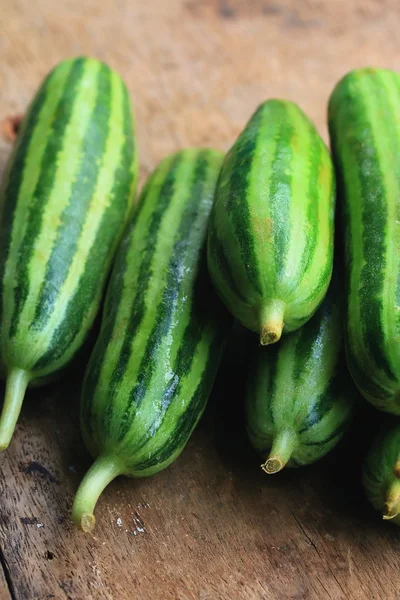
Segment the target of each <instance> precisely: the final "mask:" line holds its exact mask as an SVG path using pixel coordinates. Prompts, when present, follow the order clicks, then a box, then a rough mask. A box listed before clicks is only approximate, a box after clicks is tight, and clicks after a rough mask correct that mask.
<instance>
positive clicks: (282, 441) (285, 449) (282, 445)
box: [261, 431, 297, 475]
mask: <svg viewBox="0 0 400 600" xmlns="http://www.w3.org/2000/svg"><path fill="white" fill-rule="evenodd" d="M296 442H297V436H296V434H295V433H294V432H293V431H281V432H279V433H278V434H277V435H276V436H275V437H274V441H273V443H272V448H271V452H270V453H269V456H268V458H267V460H266V461H265V463H263V464H262V465H261V468H262V470H263V471H265V473H268V475H273V474H274V473H278V472H279V471H282V469H283V467H284V466H285V465H286V464H287V463H288V462H289V460H290V457H291V456H292V453H293V450H294V448H295V446H296Z"/></svg>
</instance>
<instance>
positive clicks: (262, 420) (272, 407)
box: [246, 286, 357, 474]
mask: <svg viewBox="0 0 400 600" xmlns="http://www.w3.org/2000/svg"><path fill="white" fill-rule="evenodd" d="M340 313H341V311H340V308H339V290H338V289H337V287H336V286H335V287H334V288H332V286H331V288H330V289H329V291H328V293H327V295H326V297H325V300H324V301H323V303H322V305H321V306H320V308H319V309H318V311H317V312H316V313H315V315H314V316H313V317H312V319H310V320H309V321H308V323H306V324H305V325H304V326H303V327H302V328H301V329H300V330H299V331H296V332H293V333H291V334H289V335H287V336H285V337H284V338H282V340H281V341H280V342H279V344H276V345H274V346H269V347H267V348H262V347H260V348H259V349H258V355H257V358H256V360H255V361H254V364H255V367H254V372H253V373H251V374H250V376H249V381H248V393H247V398H246V419H247V432H248V435H249V439H250V441H251V443H252V445H253V447H254V448H255V449H256V450H257V451H258V453H259V454H260V455H261V457H262V458H263V460H264V462H263V464H262V465H261V466H262V468H263V469H264V471H265V472H266V473H269V474H272V473H277V472H278V471H280V470H281V469H283V467H284V466H285V465H288V466H289V467H298V466H302V465H308V464H310V463H313V462H315V461H317V460H319V459H320V458H321V457H322V456H324V455H325V454H326V453H327V452H329V451H330V450H331V449H332V448H333V447H334V446H335V445H336V444H337V442H338V441H339V440H340V438H341V437H342V435H343V433H344V432H345V430H346V428H347V426H348V424H349V422H350V419H351V415H352V410H353V405H354V399H355V397H356V396H357V390H356V388H355V386H354V384H353V383H352V381H351V378H350V375H349V373H348V371H347V368H346V365H345V362H344V360H343V356H342V349H343V348H342V342H343V339H342V327H341V314H340Z"/></svg>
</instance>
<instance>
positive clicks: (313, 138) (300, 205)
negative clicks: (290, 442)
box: [280, 102, 323, 299]
mask: <svg viewBox="0 0 400 600" xmlns="http://www.w3.org/2000/svg"><path fill="white" fill-rule="evenodd" d="M286 110H287V111H288V115H289V117H290V119H291V121H292V124H293V131H294V134H293V138H292V140H290V145H291V147H292V148H293V154H292V164H291V171H292V177H291V210H290V215H289V219H290V237H289V240H290V243H289V246H288V248H287V250H286V260H285V279H284V281H282V282H281V283H280V289H282V290H283V292H284V293H285V294H291V293H293V291H294V290H296V294H297V293H298V291H297V288H298V286H299V282H300V281H301V280H302V276H303V273H302V266H303V265H302V260H301V258H302V257H301V255H299V251H300V249H303V251H304V249H305V248H306V236H307V235H318V237H320V236H321V235H323V232H320V231H318V232H317V231H316V229H315V226H313V227H312V228H311V229H310V231H309V230H308V229H307V228H306V227H304V224H305V223H307V213H308V205H309V202H316V199H315V198H309V197H308V196H309V180H310V178H311V177H315V173H313V166H314V165H313V164H312V163H311V162H310V148H311V146H312V144H314V145H315V144H316V143H318V142H319V140H318V138H317V134H316V133H315V132H314V131H312V129H311V126H310V123H309V121H308V120H307V118H306V117H305V116H304V115H303V114H302V113H301V112H300V111H299V109H298V108H297V106H295V105H294V104H292V103H291V102H287V103H286ZM298 173H301V175H302V176H301V177H299V176H298ZM288 227H289V224H288ZM320 239H323V238H322V237H321V238H320ZM318 267H319V269H320V263H318ZM319 269H318V271H319ZM310 281H315V279H314V278H311V279H310ZM299 297H300V296H299ZM282 299H284V298H282Z"/></svg>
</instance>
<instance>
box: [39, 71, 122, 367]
mask: <svg viewBox="0 0 400 600" xmlns="http://www.w3.org/2000/svg"><path fill="white" fill-rule="evenodd" d="M110 77H111V103H110V107H111V114H110V117H109V122H110V124H111V127H110V132H109V135H108V138H107V143H106V148H105V153H104V156H103V160H102V166H101V169H100V171H99V175H98V178H97V184H96V188H95V190H94V194H93V198H92V200H91V203H90V207H89V210H88V213H87V217H86V220H85V224H84V226H83V228H82V232H81V235H80V237H79V240H78V245H77V249H76V253H75V256H74V258H73V261H72V263H71V266H70V269H69V272H68V277H67V279H66V281H65V282H64V285H63V287H62V288H61V290H60V293H59V297H58V299H57V303H56V306H55V310H54V312H53V314H52V317H51V319H50V320H49V321H48V324H47V326H46V328H45V330H44V331H43V332H42V335H41V340H43V342H44V344H46V340H48V341H50V340H51V334H52V332H54V331H55V330H56V329H57V327H58V326H59V325H60V324H61V322H62V321H63V319H64V316H65V314H66V312H67V310H68V301H69V299H71V298H73V297H74V295H75V293H76V291H77V289H78V288H79V280H80V277H81V276H82V275H83V273H84V270H85V266H86V261H87V258H88V256H89V254H90V251H91V248H92V246H93V244H94V243H95V241H96V236H97V234H98V232H99V229H100V226H101V221H102V218H103V216H104V213H105V211H106V210H107V208H108V207H109V205H110V202H111V201H112V194H111V191H112V188H113V185H114V183H115V173H116V171H117V169H118V166H119V164H120V162H121V160H122V151H123V148H124V95H123V93H124V89H123V84H122V82H121V80H120V78H119V76H118V75H117V74H116V73H114V72H111V73H110ZM116 149H117V150H116ZM65 151H66V152H67V151H68V148H67V147H66V148H65ZM128 210H130V206H129V203H127V211H128ZM125 218H126V216H124V217H123V219H121V221H124V220H125ZM88 309H89V307H88ZM85 336H86V331H85V330H84V329H83V328H82V332H81V334H80V336H78V338H77V344H78V345H80V343H81V340H80V338H84V337H85ZM75 345H76V344H75ZM45 348H47V344H46V346H45V347H44V348H43V349H42V352H43V353H44V351H45ZM60 362H65V358H64V357H62V358H61V359H60Z"/></svg>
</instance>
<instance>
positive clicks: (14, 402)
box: [0, 369, 30, 452]
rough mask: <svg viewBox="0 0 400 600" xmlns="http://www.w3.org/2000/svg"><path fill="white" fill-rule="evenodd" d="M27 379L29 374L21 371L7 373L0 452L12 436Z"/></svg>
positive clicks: (0, 426) (1, 421)
mask: <svg viewBox="0 0 400 600" xmlns="http://www.w3.org/2000/svg"><path fill="white" fill-rule="evenodd" d="M29 379H30V375H29V373H27V372H26V371H24V370H23V369H11V370H10V372H9V373H8V376H7V382H6V395H5V398H4V404H3V410H2V412H1V417H0V452H1V451H2V450H5V449H6V448H7V447H8V445H9V443H10V441H11V438H12V436H13V433H14V429H15V426H16V424H17V421H18V417H19V413H20V412H21V407H22V402H23V400H24V397H25V391H26V388H27V387H28V383H29Z"/></svg>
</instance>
